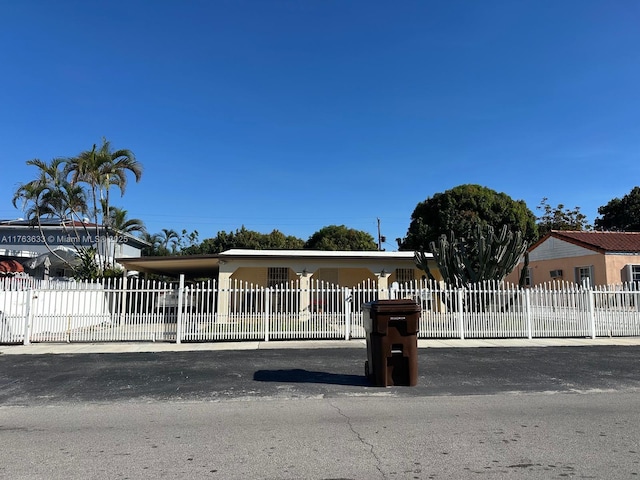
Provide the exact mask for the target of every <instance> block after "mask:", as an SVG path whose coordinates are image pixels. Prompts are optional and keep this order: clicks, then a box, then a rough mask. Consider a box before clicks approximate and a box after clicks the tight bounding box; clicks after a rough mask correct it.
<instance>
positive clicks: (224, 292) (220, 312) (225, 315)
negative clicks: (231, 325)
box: [216, 270, 232, 323]
mask: <svg viewBox="0 0 640 480" xmlns="http://www.w3.org/2000/svg"><path fill="white" fill-rule="evenodd" d="M231 274H232V272H223V271H222V270H220V273H219V275H218V305H217V308H216V312H217V315H216V320H217V322H219V323H227V322H228V321H229V306H230V305H231Z"/></svg>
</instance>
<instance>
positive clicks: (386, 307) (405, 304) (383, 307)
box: [370, 298, 421, 313]
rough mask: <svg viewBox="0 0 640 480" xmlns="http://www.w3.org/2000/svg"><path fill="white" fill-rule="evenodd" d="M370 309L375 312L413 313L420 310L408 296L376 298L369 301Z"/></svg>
mask: <svg viewBox="0 0 640 480" xmlns="http://www.w3.org/2000/svg"><path fill="white" fill-rule="evenodd" d="M370 305H371V307H370V308H371V311H372V312H376V313H391V312H401V313H415V312H420V310H421V309H420V305H418V304H417V303H416V302H415V301H413V300H410V299H408V298H399V299H397V300H377V301H375V302H371V303H370Z"/></svg>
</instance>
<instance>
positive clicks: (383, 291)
mask: <svg viewBox="0 0 640 480" xmlns="http://www.w3.org/2000/svg"><path fill="white" fill-rule="evenodd" d="M376 277H378V300H388V299H389V274H388V273H387V272H385V271H384V270H382V271H381V272H380V273H376Z"/></svg>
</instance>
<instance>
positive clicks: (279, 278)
mask: <svg viewBox="0 0 640 480" xmlns="http://www.w3.org/2000/svg"><path fill="white" fill-rule="evenodd" d="M288 281H289V269H288V268H287V267H269V271H268V273H267V286H268V287H269V288H273V287H275V286H276V285H282V284H283V283H287V282H288Z"/></svg>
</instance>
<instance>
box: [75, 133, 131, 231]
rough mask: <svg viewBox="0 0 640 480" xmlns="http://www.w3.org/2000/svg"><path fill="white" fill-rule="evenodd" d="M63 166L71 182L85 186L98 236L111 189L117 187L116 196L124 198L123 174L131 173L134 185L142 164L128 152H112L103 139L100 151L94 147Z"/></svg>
mask: <svg viewBox="0 0 640 480" xmlns="http://www.w3.org/2000/svg"><path fill="white" fill-rule="evenodd" d="M66 163H67V165H66V168H65V172H66V173H67V174H68V175H70V181H71V183H72V184H73V185H77V184H79V183H85V184H86V185H88V187H89V192H90V197H91V202H92V205H93V210H92V211H91V217H92V220H93V223H94V224H95V228H96V235H98V234H99V229H100V226H102V227H103V228H104V227H108V226H109V225H108V223H109V220H110V217H109V213H110V192H111V187H112V186H115V187H118V189H119V190H120V195H121V196H122V195H124V192H125V189H126V187H127V174H128V173H131V174H133V175H134V177H135V180H136V182H139V181H140V179H141V178H142V165H141V164H140V163H139V162H138V161H137V160H136V158H135V156H134V154H133V153H132V152H131V151H130V150H127V149H120V150H115V151H114V150H112V148H111V143H110V142H109V141H107V139H105V138H103V139H102V145H101V146H100V148H97V147H96V145H95V144H94V145H93V148H92V149H91V150H85V151H83V152H81V153H80V154H79V155H77V156H76V157H71V158H68V159H67V160H66Z"/></svg>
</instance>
